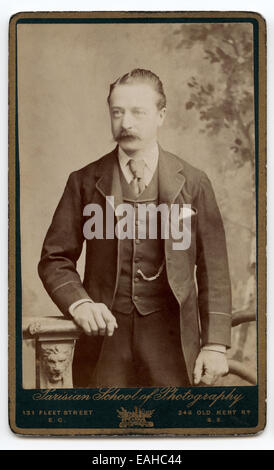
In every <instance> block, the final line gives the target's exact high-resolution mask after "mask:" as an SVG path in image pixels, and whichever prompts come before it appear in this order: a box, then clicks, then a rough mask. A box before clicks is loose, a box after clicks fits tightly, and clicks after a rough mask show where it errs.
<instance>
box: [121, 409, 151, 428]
mask: <svg viewBox="0 0 274 470" xmlns="http://www.w3.org/2000/svg"><path fill="white" fill-rule="evenodd" d="M153 413H154V410H144V409H141V408H138V407H137V406H135V407H134V409H133V411H128V410H126V409H125V408H124V407H123V406H122V407H121V408H120V410H117V414H118V416H119V418H121V420H122V421H121V422H120V424H119V427H120V428H133V427H136V426H138V427H142V428H152V427H153V426H154V423H153V421H146V420H147V419H148V418H151V416H152V415H153Z"/></svg>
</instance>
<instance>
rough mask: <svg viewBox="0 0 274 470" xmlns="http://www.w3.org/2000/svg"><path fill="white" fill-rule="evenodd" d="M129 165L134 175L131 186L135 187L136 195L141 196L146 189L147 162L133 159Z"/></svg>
mask: <svg viewBox="0 0 274 470" xmlns="http://www.w3.org/2000/svg"><path fill="white" fill-rule="evenodd" d="M128 165H129V168H130V171H131V173H132V175H133V180H132V182H131V185H132V187H133V190H134V193H135V195H136V196H139V195H140V194H141V193H142V192H143V191H144V189H145V187H146V185H145V182H144V169H145V161H144V160H134V159H133V158H131V159H130V160H129V162H128Z"/></svg>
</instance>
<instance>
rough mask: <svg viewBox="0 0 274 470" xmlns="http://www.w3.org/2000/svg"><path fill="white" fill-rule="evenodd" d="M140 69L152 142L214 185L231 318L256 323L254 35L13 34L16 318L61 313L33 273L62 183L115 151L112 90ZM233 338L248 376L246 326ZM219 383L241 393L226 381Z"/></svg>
mask: <svg viewBox="0 0 274 470" xmlns="http://www.w3.org/2000/svg"><path fill="white" fill-rule="evenodd" d="M138 67H140V68H145V69H150V70H152V71H153V72H155V73H156V74H157V75H158V76H159V77H160V79H161V80H162V82H163V85H164V89H165V93H166V96H167V118H166V120H165V123H164V126H163V127H162V129H161V134H160V138H159V141H160V144H161V145H162V147H163V148H164V149H166V150H168V151H170V152H172V153H175V154H176V155H178V156H180V157H182V158H183V159H185V160H187V161H188V162H190V163H191V164H192V165H194V166H196V167H198V168H200V169H202V170H204V171H205V172H206V173H207V175H208V176H209V178H210V179H211V181H212V184H213V188H214V190H215V194H216V198H217V202H218V205H219V208H220V211H221V214H222V217H223V221H224V226H225V231H226V237H227V246H228V255H229V264H230V274H231V280H232V292H233V311H234V312H240V311H245V312H246V311H248V312H250V313H252V312H254V313H255V309H256V213H255V156H254V102H253V97H254V91H253V86H254V84H253V30H252V25H251V24H250V23H219V24H218V23H217V24H216V23H214V24H213V23H196V24H19V25H18V109H19V116H18V117H19V155H20V198H21V206H20V207H21V250H22V296H23V299H22V300H23V317H24V316H31V317H38V316H45V315H53V316H56V315H61V313H60V312H59V311H58V309H57V307H56V306H55V305H54V304H53V302H52V301H51V299H50V298H49V297H48V295H47V293H46V291H45V290H44V288H43V286H42V283H41V281H40V279H39V277H38V274H37V264H38V261H39V259H40V253H41V247H42V243H43V240H44V237H45V234H46V231H47V229H48V227H49V224H50V222H51V218H52V215H53V212H54V210H55V208H56V205H57V202H58V201H59V199H60V197H61V195H62V192H63V190H64V187H65V184H66V181H67V178H68V176H69V174H70V173H71V172H72V171H74V170H77V169H79V168H81V167H83V166H85V165H87V164H88V163H89V162H91V161H94V160H96V159H98V158H99V157H101V156H102V155H104V154H105V153H107V152H109V151H110V150H111V149H113V148H114V146H115V145H116V144H115V142H114V141H113V139H112V135H111V129H110V121H109V115H108V107H107V101H106V99H107V94H108V89H109V84H110V83H112V82H113V81H114V80H115V79H116V78H118V77H119V76H121V75H123V74H124V73H126V72H128V71H130V70H131V69H133V68H138ZM83 259H84V257H83V254H82V256H81V258H80V260H79V263H78V269H79V272H80V273H82V272H83ZM232 335H233V336H232V348H231V350H230V351H229V357H230V358H234V359H237V360H240V361H243V362H244V363H245V365H246V368H247V369H248V370H250V371H253V372H254V373H255V372H256V324H255V322H254V321H253V322H249V323H243V324H241V325H238V326H235V327H234V328H233V332H232ZM23 366H24V365H23ZM218 384H220V385H230V384H232V385H248V383H247V382H246V381H245V380H243V379H241V378H239V377H238V376H233V375H230V376H228V377H224V378H222V380H221V381H219V382H218Z"/></svg>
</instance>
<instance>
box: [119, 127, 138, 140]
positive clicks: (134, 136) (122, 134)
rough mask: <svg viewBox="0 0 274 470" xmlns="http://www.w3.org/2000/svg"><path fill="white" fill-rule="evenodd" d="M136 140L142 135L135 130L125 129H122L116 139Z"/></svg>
mask: <svg viewBox="0 0 274 470" xmlns="http://www.w3.org/2000/svg"><path fill="white" fill-rule="evenodd" d="M131 139H132V140H134V139H139V140H140V137H139V136H138V134H135V133H134V132H129V131H126V130H124V129H122V130H121V131H120V132H119V134H118V135H117V136H116V137H115V140H116V141H117V142H120V141H122V140H131Z"/></svg>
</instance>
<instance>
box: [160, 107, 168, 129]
mask: <svg viewBox="0 0 274 470" xmlns="http://www.w3.org/2000/svg"><path fill="white" fill-rule="evenodd" d="M165 117H166V108H162V109H160V111H159V127H161V126H162V125H163V122H164V120H165Z"/></svg>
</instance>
